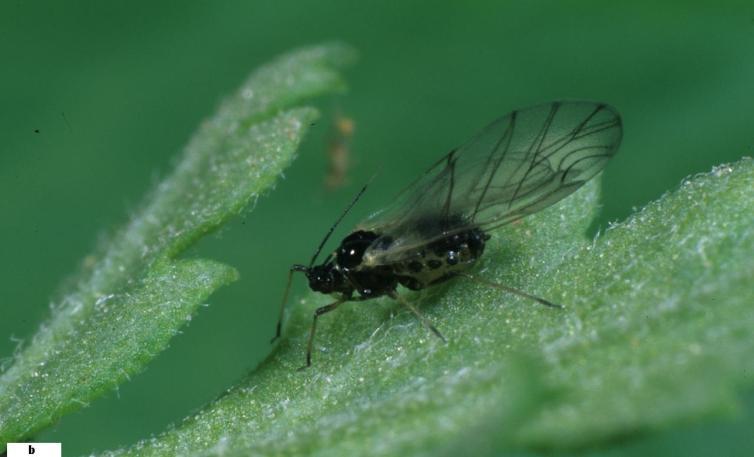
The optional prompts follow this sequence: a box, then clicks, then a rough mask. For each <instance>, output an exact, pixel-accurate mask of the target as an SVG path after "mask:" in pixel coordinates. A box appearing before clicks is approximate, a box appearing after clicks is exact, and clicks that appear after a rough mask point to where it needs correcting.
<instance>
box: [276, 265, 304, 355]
mask: <svg viewBox="0 0 754 457" xmlns="http://www.w3.org/2000/svg"><path fill="white" fill-rule="evenodd" d="M296 271H302V272H306V267H305V266H303V265H294V266H292V267H291V269H290V270H288V284H286V286H285V293H283V301H281V302H280V314H279V316H278V323H277V325H276V326H275V336H273V337H272V340H270V343H274V342H275V340H277V339H278V338H280V334H281V332H282V331H283V316H284V314H285V302H287V301H288V292H290V290H291V281H292V280H293V273H294V272H296Z"/></svg>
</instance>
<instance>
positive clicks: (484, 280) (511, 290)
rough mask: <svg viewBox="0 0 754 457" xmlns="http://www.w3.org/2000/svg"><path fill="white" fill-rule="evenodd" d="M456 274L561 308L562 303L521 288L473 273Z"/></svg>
mask: <svg viewBox="0 0 754 457" xmlns="http://www.w3.org/2000/svg"><path fill="white" fill-rule="evenodd" d="M457 276H463V277H464V278H468V279H471V280H472V281H476V282H478V283H480V284H484V285H486V286H490V287H494V288H496V289H500V290H503V291H505V292H509V293H511V294H516V295H520V296H521V297H525V298H529V299H531V300H534V301H536V302H538V303H541V304H543V305H545V306H549V307H551V308H559V309H563V305H558V304H557V303H553V302H551V301H549V300H545V299H544V298H541V297H537V296H536V295H532V294H527V293H526V292H524V291H523V290H519V289H514V288H513V287H508V286H504V285H502V284H498V283H496V282H492V281H488V280H486V279H482V278H478V277H476V276H474V275H470V274H468V273H457Z"/></svg>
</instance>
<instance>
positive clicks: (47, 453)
mask: <svg viewBox="0 0 754 457" xmlns="http://www.w3.org/2000/svg"><path fill="white" fill-rule="evenodd" d="M61 448H62V446H61V445H60V443H8V457H32V456H33V457H61V455H62V449H61Z"/></svg>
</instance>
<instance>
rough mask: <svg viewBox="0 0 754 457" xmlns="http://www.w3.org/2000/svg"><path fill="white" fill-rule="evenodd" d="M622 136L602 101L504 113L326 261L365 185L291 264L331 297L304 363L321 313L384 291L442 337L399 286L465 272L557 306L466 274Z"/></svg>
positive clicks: (595, 169) (590, 172)
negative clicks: (309, 251)
mask: <svg viewBox="0 0 754 457" xmlns="http://www.w3.org/2000/svg"><path fill="white" fill-rule="evenodd" d="M621 136H622V127H621V118H620V115H619V114H618V112H617V111H616V110H615V109H614V108H612V107H610V106H608V105H606V104H602V103H594V102H586V101H556V102H551V103H547V104H543V105H537V106H533V107H529V108H524V109H521V110H517V111H513V112H512V113H510V114H508V115H506V116H503V117H501V118H499V119H497V120H495V121H494V122H492V123H491V124H490V125H488V126H487V127H485V128H484V129H483V130H482V131H481V132H479V133H478V134H477V135H476V136H475V137H473V138H472V139H471V140H470V141H469V142H467V143H466V144H464V145H463V146H460V147H458V148H456V149H453V150H452V151H450V152H449V153H448V154H446V155H445V156H443V157H442V158H440V160H438V161H437V162H436V163H435V164H434V165H432V166H431V167H430V168H429V169H428V170H427V171H426V172H425V173H424V174H423V175H421V176H420V177H419V178H418V179H417V180H416V181H415V182H414V183H412V184H411V185H409V186H408V187H407V188H406V189H405V190H404V191H403V192H401V193H400V194H399V196H398V197H397V198H396V199H395V200H394V201H393V203H392V204H391V205H390V206H389V207H387V208H386V209H385V210H383V211H380V212H378V213H376V214H374V215H373V216H371V217H369V218H368V219H367V220H366V221H365V222H363V223H362V224H360V225H359V226H358V227H357V229H356V230H355V231H353V232H352V233H351V234H350V235H348V236H347V237H345V238H344V239H343V241H342V242H341V243H340V246H339V247H338V249H336V250H335V252H333V253H332V254H331V255H330V256H329V257H328V258H327V260H326V261H325V262H324V263H322V264H320V265H315V262H316V260H317V256H318V255H319V253H320V252H321V250H322V247H323V246H324V244H325V243H326V242H327V240H328V239H329V237H330V235H331V234H332V232H333V230H334V229H335V227H336V226H337V225H338V224H339V223H340V221H341V220H342V219H343V217H344V216H345V215H346V214H347V213H348V211H349V210H350V209H351V207H353V205H354V204H355V203H356V202H357V201H358V199H359V198H360V197H361V195H362V194H363V193H364V191H365V190H366V186H364V188H363V189H361V192H359V194H358V195H357V196H356V198H355V199H354V200H353V202H351V204H350V205H349V206H348V208H346V211H345V212H344V213H343V214H342V215H341V216H340V218H339V219H338V220H337V221H336V222H335V224H334V225H333V226H332V227H331V228H330V230H329V231H328V232H327V234H326V236H325V238H324V239H323V240H322V242H321V243H320V245H319V247H318V248H317V250H316V252H315V253H314V256H313V257H312V260H311V262H309V265H308V266H304V265H293V266H292V267H291V269H290V271H289V273H288V285H287V287H286V289H285V293H284V295H283V302H282V303H281V307H280V320H279V321H278V325H277V330H276V336H275V338H273V341H274V340H275V339H276V338H278V337H279V336H280V332H281V325H282V318H283V312H284V308H285V302H286V301H287V298H288V292H289V290H290V286H291V279H292V276H293V273H294V272H297V271H298V272H302V273H304V274H305V275H306V277H307V279H308V280H309V287H310V288H311V289H312V290H314V291H317V292H321V293H324V294H333V295H335V297H336V300H335V301H334V302H332V303H330V304H329V305H327V306H322V307H320V308H317V309H316V310H315V312H314V317H313V320H312V326H311V330H310V332H309V340H308V344H307V350H306V366H307V367H308V366H310V365H311V354H312V344H313V341H314V333H315V330H316V326H317V319H318V318H319V316H321V315H323V314H325V313H328V312H330V311H332V310H334V309H335V308H337V307H338V306H340V305H341V304H343V303H345V302H347V301H362V300H368V299H371V298H375V297H380V296H382V295H387V296H389V297H391V298H393V299H394V300H397V301H398V302H400V303H401V304H402V305H403V306H405V307H406V308H408V309H409V310H410V311H411V312H412V313H413V314H414V315H415V316H416V317H417V318H418V319H419V320H420V321H421V322H422V324H423V325H424V326H425V327H427V328H428V329H429V330H431V331H432V333H434V334H435V335H436V336H438V337H439V338H440V339H442V340H443V341H444V340H445V339H444V338H443V336H442V335H441V334H440V332H439V331H438V330H437V329H436V328H435V327H434V326H433V325H432V324H431V323H430V322H429V321H428V320H427V319H426V318H425V317H424V316H423V315H422V314H421V313H420V312H419V310H418V309H416V307H414V306H413V305H412V304H411V303H409V302H408V301H406V300H405V299H403V298H402V297H401V296H400V295H398V292H397V287H398V285H399V284H400V285H402V286H404V287H406V288H408V289H412V290H420V289H424V288H426V287H430V286H432V285H435V284H439V283H441V282H444V281H447V280H449V279H451V278H454V277H457V276H463V277H466V278H469V279H473V280H476V281H479V282H482V283H484V284H487V285H490V286H493V287H496V288H499V289H501V290H503V291H506V292H509V293H513V294H517V295H521V296H524V297H527V298H530V299H532V300H536V301H538V302H539V303H542V304H544V305H547V306H552V307H559V305H556V304H553V303H551V302H549V301H548V300H545V299H543V298H540V297H536V296H534V295H531V294H527V293H526V292H523V291H521V290H518V289H514V288H512V287H508V286H505V285H502V284H496V283H492V282H489V281H486V280H483V279H481V278H477V277H476V276H473V275H471V274H469V273H468V270H469V269H470V268H471V267H472V266H473V265H474V264H475V263H476V261H477V260H478V259H479V257H480V256H481V255H482V253H483V252H484V247H485V243H486V242H487V240H488V239H489V238H490V235H489V232H490V231H492V230H494V229H496V228H498V227H501V226H503V225H506V224H510V223H512V222H514V221H517V220H519V219H521V218H523V217H525V216H527V215H529V214H532V213H535V212H537V211H540V210H542V209H544V208H546V207H548V206H550V205H552V204H554V203H555V202H557V201H559V200H561V199H563V198H564V197H566V196H567V195H569V194H571V193H572V192H574V191H575V190H576V189H578V188H579V187H581V185H583V184H584V183H585V182H587V181H588V180H589V179H591V178H592V177H593V176H595V175H596V174H597V173H599V172H600V171H601V170H602V169H603V168H604V167H605V164H607V161H608V160H609V159H610V158H611V157H612V156H613V155H615V153H616V152H617V149H618V145H619V144H620V141H621Z"/></svg>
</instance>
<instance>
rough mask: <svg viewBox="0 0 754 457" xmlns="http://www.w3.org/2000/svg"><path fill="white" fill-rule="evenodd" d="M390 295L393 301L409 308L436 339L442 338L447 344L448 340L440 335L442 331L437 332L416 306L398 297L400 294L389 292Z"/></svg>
mask: <svg viewBox="0 0 754 457" xmlns="http://www.w3.org/2000/svg"><path fill="white" fill-rule="evenodd" d="M388 295H389V296H390V298H392V299H393V300H396V301H398V302H400V304H401V305H403V306H405V307H406V308H408V309H409V310H410V311H411V312H412V313H414V316H416V318H417V319H419V321H420V322H421V323H422V325H424V327H426V328H427V329H428V330H430V331H431V332H432V333H434V334H435V336H436V337H438V338H440V339H441V340H442V342H443V343H447V340H446V339H445V337H444V336H442V333H440V331H439V330H437V329H436V328H435V326H434V325H432V323H431V322H429V320H428V319H427V318H426V317H424V315H423V314H422V313H420V312H419V310H418V309H416V307H415V306H414V305H412V304H411V303H409V302H408V301H407V300H404V299H403V297H401V296H400V295H398V293H397V292H395V291H391V292H388Z"/></svg>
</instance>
